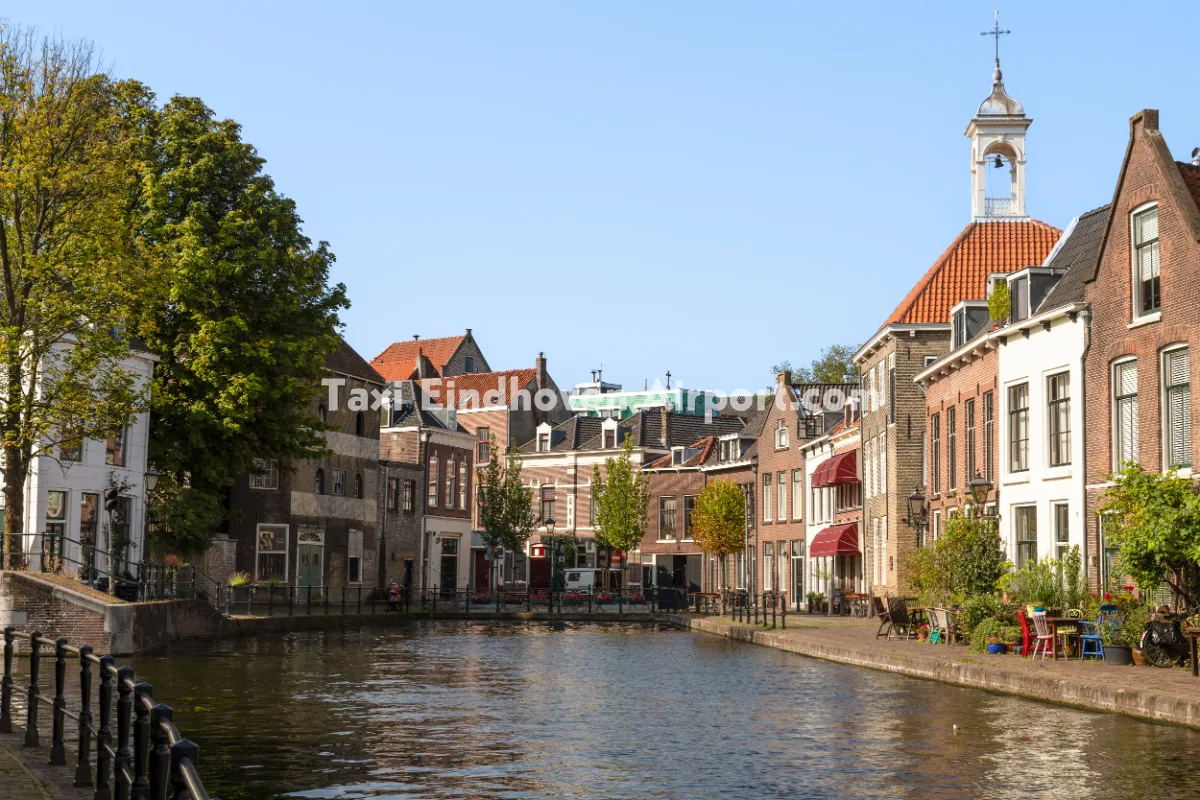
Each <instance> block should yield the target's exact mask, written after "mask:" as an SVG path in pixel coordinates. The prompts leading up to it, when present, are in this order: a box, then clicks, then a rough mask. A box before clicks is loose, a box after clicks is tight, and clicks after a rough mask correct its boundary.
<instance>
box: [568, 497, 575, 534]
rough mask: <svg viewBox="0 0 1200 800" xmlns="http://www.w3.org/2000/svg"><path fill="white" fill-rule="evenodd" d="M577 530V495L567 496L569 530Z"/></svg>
mask: <svg viewBox="0 0 1200 800" xmlns="http://www.w3.org/2000/svg"><path fill="white" fill-rule="evenodd" d="M574 529H575V495H573V494H569V495H567V530H574Z"/></svg>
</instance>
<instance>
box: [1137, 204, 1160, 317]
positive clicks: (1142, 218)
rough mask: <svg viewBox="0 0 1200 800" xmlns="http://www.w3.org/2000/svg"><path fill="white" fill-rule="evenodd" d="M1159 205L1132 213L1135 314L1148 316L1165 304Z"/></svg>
mask: <svg viewBox="0 0 1200 800" xmlns="http://www.w3.org/2000/svg"><path fill="white" fill-rule="evenodd" d="M1158 273H1159V262H1158V207H1157V206H1151V207H1150V208H1147V209H1146V210H1144V211H1140V212H1138V213H1136V214H1134V215H1133V295H1134V296H1133V315H1134V317H1145V316H1149V315H1150V314H1156V313H1158V311H1159V309H1160V308H1161V307H1162V297H1161V295H1160V287H1159V274H1158Z"/></svg>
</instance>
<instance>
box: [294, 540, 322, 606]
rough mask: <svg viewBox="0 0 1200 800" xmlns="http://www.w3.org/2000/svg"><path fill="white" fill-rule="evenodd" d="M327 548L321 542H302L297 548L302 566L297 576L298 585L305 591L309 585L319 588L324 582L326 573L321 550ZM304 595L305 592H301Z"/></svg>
mask: <svg viewBox="0 0 1200 800" xmlns="http://www.w3.org/2000/svg"><path fill="white" fill-rule="evenodd" d="M324 549H325V548H324V547H322V546H321V545H319V544H304V543H301V544H300V545H299V546H298V547H297V548H296V555H297V557H298V558H299V559H300V568H299V572H298V574H297V576H296V585H297V586H298V587H300V589H301V590H302V591H303V590H304V589H306V588H307V587H309V586H312V587H314V589H315V588H319V587H320V586H321V584H322V578H323V576H324V573H323V572H322V571H321V551H322V550H324ZM301 596H302V597H303V594H301Z"/></svg>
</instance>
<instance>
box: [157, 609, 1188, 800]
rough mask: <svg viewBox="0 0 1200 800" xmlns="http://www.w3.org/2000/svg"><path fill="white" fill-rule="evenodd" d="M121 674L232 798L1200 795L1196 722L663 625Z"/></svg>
mask: <svg viewBox="0 0 1200 800" xmlns="http://www.w3.org/2000/svg"><path fill="white" fill-rule="evenodd" d="M134 666H135V667H136V669H137V671H138V675H139V677H143V678H145V679H147V680H150V681H151V682H152V683H155V684H156V685H158V686H160V687H164V689H165V687H170V688H169V689H165V690H160V692H159V694H161V695H162V698H161V699H162V700H163V701H164V702H168V703H170V704H171V705H173V706H174V707H175V709H176V714H175V719H176V721H177V723H178V724H179V725H180V727H181V728H182V729H183V730H184V731H185V732H186V734H187V735H188V736H189V737H191V738H193V739H196V740H197V741H199V742H200V744H201V748H202V750H201V754H202V755H201V762H202V771H203V773H204V775H205V779H206V783H207V784H208V785H209V786H210V789H211V790H212V791H214V793H217V794H219V795H220V796H221V797H222V798H225V800H238V799H239V798H256V799H257V798H282V797H290V798H301V797H302V798H367V797H369V798H425V797H438V798H453V797H471V798H476V797H486V798H518V797H519V798H614V799H616V798H680V797H688V798H724V797H734V796H737V797H748V798H759V797H798V798H828V797H841V798H893V797H895V798H921V800H940V799H941V798H966V797H970V798H991V797H995V798H1027V797H1028V798H1034V797H1036V798H1070V799H1071V800H1078V798H1080V797H1082V796H1084V795H1086V796H1087V797H1088V798H1089V800H1104V799H1105V798H1114V799H1115V798H1131V797H1150V796H1153V797H1164V798H1171V797H1179V798H1185V797H1186V798H1194V797H1200V776H1198V775H1196V774H1195V773H1194V771H1193V770H1191V768H1190V767H1191V763H1190V762H1191V761H1192V759H1191V758H1190V756H1189V753H1190V752H1194V751H1195V749H1196V748H1197V747H1200V734H1197V733H1196V732H1193V731H1188V730H1183V729H1179V728H1173V727H1168V726H1159V725H1151V724H1147V723H1141V722H1137V721H1134V720H1131V719H1128V718H1124V717H1118V716H1109V715H1101V714H1093V713H1088V712H1083V711H1076V710H1072V709H1067V708H1059V707H1056V706H1050V705H1044V704H1039V703H1033V702H1029V701H1024V700H1019V699H1015V698H1009V697H1003V696H998V695H992V694H988V693H986V692H981V691H977V690H970V689H960V688H956V687H950V686H944V685H941V684H937V683H932V682H926V681H917V680H912V679H908V678H903V677H899V676H894V675H889V674H886V673H880V672H872V671H868V670H861V669H857V668H854V667H843V666H839V665H834V664H828V663H825V662H822V661H816V660H811V659H805V658H802V657H800V656H795V655H792V654H789V653H782V652H779V651H774V650H769V649H766V648H758V647H753V646H749V645H745V644H740V643H736V642H730V641H727V640H724V639H720V638H717V637H711V636H705V635H699V634H691V633H685V632H680V631H673V630H669V629H662V630H647V629H645V628H642V627H640V626H629V627H601V626H588V625H573V624H562V625H554V626H548V625H534V624H522V623H513V624H504V625H487V624H473V623H453V622H446V623H419V624H414V625H413V626H412V627H410V628H405V629H399V630H397V629H390V630H387V631H378V630H362V631H357V630H352V631H344V632H342V631H338V632H320V633H306V634H299V635H295V636H290V637H287V638H286V639H282V640H280V639H270V638H263V639H250V640H245V641H241V642H238V643H236V645H229V644H226V645H223V646H218V647H215V648H214V647H211V646H205V647H197V648H187V649H181V650H178V651H176V652H173V653H172V654H170V655H169V656H167V657H163V658H146V659H139V660H138V661H137V662H136V663H135V664H134ZM188 687H190V691H191V694H190V695H184V694H182V693H183V691H184V689H185V688H188ZM955 725H957V726H958V730H957V731H955V730H954V726H955Z"/></svg>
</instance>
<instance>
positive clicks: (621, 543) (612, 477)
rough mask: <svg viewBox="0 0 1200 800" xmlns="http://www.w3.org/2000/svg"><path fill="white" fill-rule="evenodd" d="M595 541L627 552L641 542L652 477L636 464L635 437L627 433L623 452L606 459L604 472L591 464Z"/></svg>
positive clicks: (610, 548) (644, 529)
mask: <svg viewBox="0 0 1200 800" xmlns="http://www.w3.org/2000/svg"><path fill="white" fill-rule="evenodd" d="M592 505H593V506H595V508H596V541H597V542H598V543H599V544H600V546H602V547H606V548H608V549H609V550H620V551H621V552H622V553H625V554H626V555H628V554H629V553H631V552H633V551H634V550H635V549H637V547H638V545H640V544H641V541H642V535H643V534H644V533H645V531H646V523H647V520H648V514H649V508H650V478H649V477H648V476H646V475H643V474H642V473H641V472H640V471H639V470H638V469H636V468H635V467H634V465H633V436H632V435H630V434H628V433H627V434H625V443H624V446H623V447H622V448H621V454H620V455H618V456H616V457H615V458H614V457H609V458H607V459H605V461H604V475H603V476H601V474H600V468H599V467H598V466H596V467H592Z"/></svg>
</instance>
